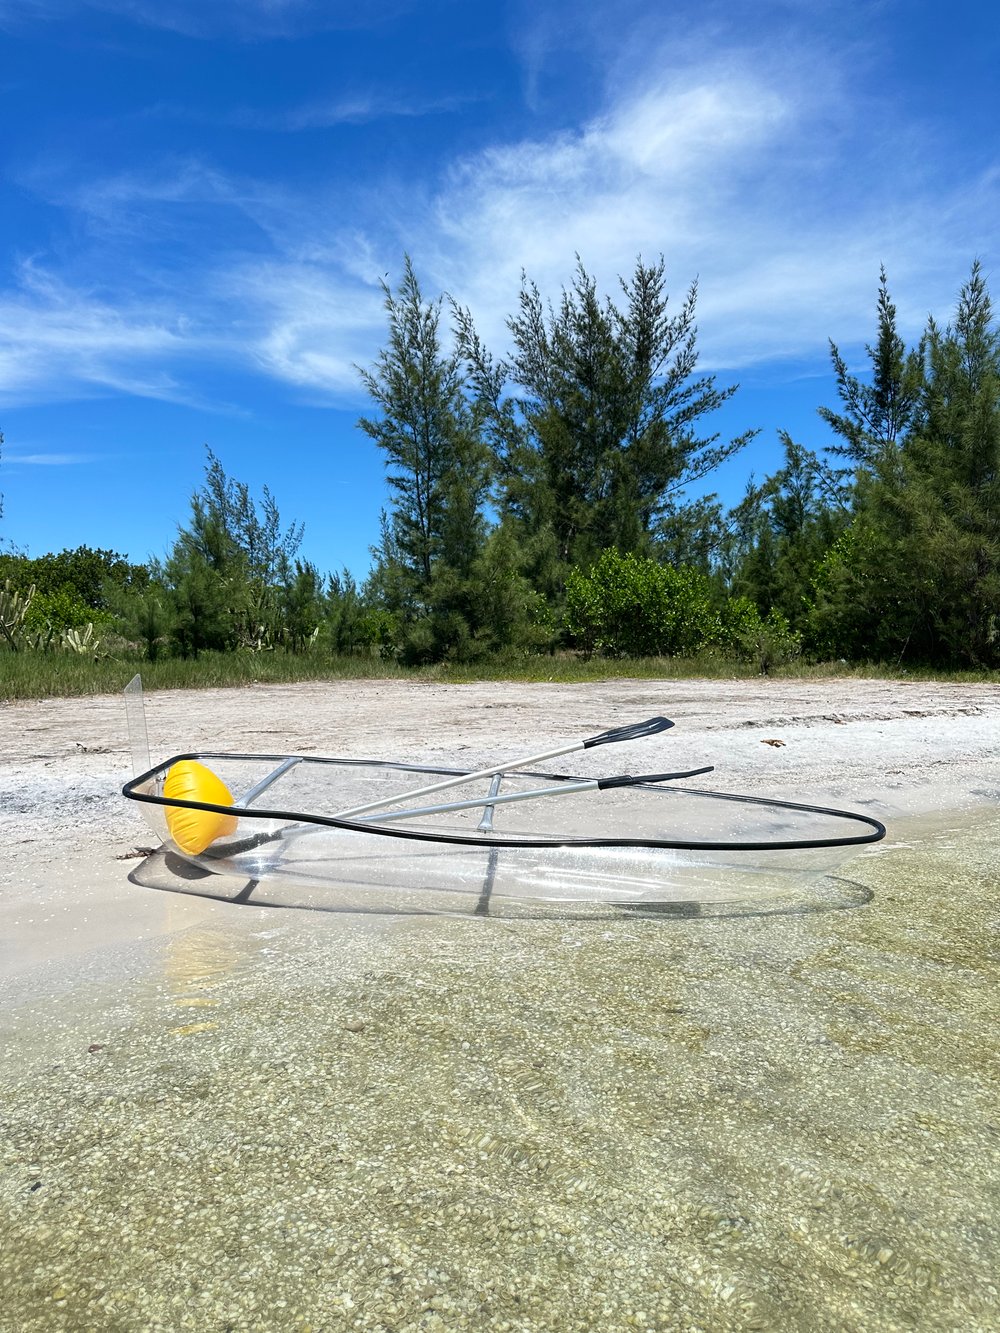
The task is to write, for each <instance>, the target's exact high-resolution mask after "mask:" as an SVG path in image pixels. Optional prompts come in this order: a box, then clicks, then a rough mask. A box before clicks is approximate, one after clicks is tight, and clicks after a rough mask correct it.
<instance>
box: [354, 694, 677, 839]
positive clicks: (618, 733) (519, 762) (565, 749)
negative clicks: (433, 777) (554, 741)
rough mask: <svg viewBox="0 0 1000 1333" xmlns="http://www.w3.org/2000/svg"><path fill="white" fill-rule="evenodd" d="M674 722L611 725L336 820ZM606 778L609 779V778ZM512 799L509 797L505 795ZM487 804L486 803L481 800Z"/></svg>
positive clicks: (373, 803)
mask: <svg viewBox="0 0 1000 1333" xmlns="http://www.w3.org/2000/svg"><path fill="white" fill-rule="evenodd" d="M673 725H674V724H673V722H671V721H670V719H669V718H666V717H651V718H648V719H647V720H646V721H645V722H633V723H631V724H630V725H629V726H625V727H611V728H610V729H609V730H608V731H602V732H599V733H598V734H597V735H596V736H588V737H587V739H586V740H583V741H570V743H569V744H568V745H561V746H559V748H558V749H555V750H545V751H543V752H542V753H541V754H529V755H525V756H524V758H522V759H508V760H507V761H506V762H505V763H503V764H495V765H494V767H493V768H481V769H479V770H478V772H475V773H459V774H458V776H457V777H453V778H447V779H445V781H444V782H433V783H431V785H430V786H429V787H416V788H414V789H412V790H411V791H403V792H399V793H398V794H397V795H396V796H387V797H385V799H384V800H381V801H370V802H369V803H368V804H367V805H355V806H352V807H351V809H349V810H338V811H337V813H336V814H335V815H334V816H333V818H334V819H353V818H354V817H355V816H356V815H366V814H368V812H369V811H370V810H384V809H385V808H386V806H388V805H398V804H399V803H400V802H401V801H413V800H416V798H417V797H418V796H430V795H431V794H432V793H433V792H436V791H444V790H445V788H446V787H457V786H459V785H461V784H462V783H464V782H475V781H477V780H478V779H479V778H492V777H494V776H495V775H496V774H497V773H512V772H513V771H514V770H515V769H517V768H524V767H525V766H526V765H528V764H541V763H544V761H545V760H546V759H556V758H558V757H559V755H563V754H574V753H575V752H576V751H577V750H592V749H593V748H594V747H595V746H597V745H617V744H618V743H619V742H620V741H634V740H640V739H641V738H642V737H644V736H656V735H657V734H658V733H659V732H661V731H666V730H667V729H668V728H669V727H672V726H673ZM606 780H607V779H606ZM505 799H509V798H505ZM480 804H485V802H480Z"/></svg>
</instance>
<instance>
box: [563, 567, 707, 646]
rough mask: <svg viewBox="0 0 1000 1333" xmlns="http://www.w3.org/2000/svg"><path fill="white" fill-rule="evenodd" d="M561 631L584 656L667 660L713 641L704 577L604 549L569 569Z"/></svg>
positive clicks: (694, 571)
mask: <svg viewBox="0 0 1000 1333" xmlns="http://www.w3.org/2000/svg"><path fill="white" fill-rule="evenodd" d="M566 629H567V633H568V634H569V636H570V638H571V639H572V640H573V642H574V643H575V644H576V645H577V646H578V647H580V648H582V649H583V651H584V652H585V653H586V654H588V655H590V654H592V653H595V652H596V653H604V654H606V655H607V656H611V657H670V656H675V655H677V654H682V653H692V652H696V651H697V650H698V648H700V647H701V646H702V645H703V644H705V643H710V642H712V641H714V640H715V639H716V638H717V637H718V634H719V621H718V616H717V614H716V612H715V610H714V608H713V595H712V585H711V582H710V581H709V579H708V578H706V577H705V575H703V574H699V573H698V572H697V571H696V570H693V569H688V568H680V569H673V568H672V567H671V566H669V565H660V564H657V562H656V561H655V560H650V559H648V558H647V557H642V556H636V555H632V554H629V555H622V554H621V552H619V551H615V550H608V551H605V552H604V553H603V554H602V556H601V558H600V559H599V560H598V561H597V563H596V564H595V565H593V566H592V567H591V568H590V570H589V571H588V572H587V573H583V572H582V571H581V570H579V569H573V570H571V571H570V574H569V577H568V579H567V581H566Z"/></svg>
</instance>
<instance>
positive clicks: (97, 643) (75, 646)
mask: <svg viewBox="0 0 1000 1333" xmlns="http://www.w3.org/2000/svg"><path fill="white" fill-rule="evenodd" d="M59 646H60V647H61V648H63V649H64V650H65V651H66V652H68V653H78V654H79V656H80V657H95V658H96V657H97V656H99V654H100V649H101V640H100V638H99V637H98V636H97V635H96V634H95V633H94V626H93V624H92V623H91V622H89V621H88V622H87V624H86V625H85V626H84V627H83V629H76V628H73V629H67V630H63V634H62V638H61V640H60V643H59Z"/></svg>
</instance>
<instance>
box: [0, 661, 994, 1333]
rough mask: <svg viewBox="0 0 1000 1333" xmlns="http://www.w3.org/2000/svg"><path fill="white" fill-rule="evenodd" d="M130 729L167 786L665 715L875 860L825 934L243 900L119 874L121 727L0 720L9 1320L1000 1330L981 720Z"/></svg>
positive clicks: (798, 691) (556, 694)
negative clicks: (162, 765)
mask: <svg viewBox="0 0 1000 1333" xmlns="http://www.w3.org/2000/svg"><path fill="white" fill-rule="evenodd" d="M146 705H147V716H148V727H149V740H150V745H151V749H152V753H153V758H154V759H159V758H161V757H165V756H166V755H169V754H172V753H176V752H179V751H184V750H188V749H197V748H206V749H208V748H224V749H232V750H259V751H269V752H274V751H277V752H282V753H283V752H302V753H317V754H340V755H345V756H347V755H353V756H372V757H385V758H407V759H412V760H414V761H416V762H430V763H433V762H436V761H445V762H455V763H459V764H462V765H463V766H464V765H466V764H467V765H468V766H469V767H475V766H478V765H479V764H481V763H485V762H488V761H495V760H499V759H502V758H504V757H509V756H513V755H517V754H519V753H522V752H523V751H524V750H525V749H527V748H529V747H530V748H535V747H536V745H537V746H541V745H543V744H546V743H548V742H549V740H550V738H551V740H552V742H553V743H557V742H558V741H559V740H560V739H562V738H563V737H567V738H568V737H572V736H576V735H587V734H591V733H593V732H595V731H598V730H601V729H603V728H605V727H608V726H612V725H616V724H622V723H625V722H629V721H636V720H639V719H641V718H643V717H646V716H649V715H651V714H653V713H664V714H666V715H668V716H670V717H672V718H673V719H674V720H675V722H676V724H677V725H676V728H675V729H674V730H673V731H672V732H670V733H666V734H665V735H664V736H663V737H660V738H657V740H656V741H655V742H649V743H648V744H649V745H650V746H651V747H654V746H655V750H653V753H655V754H657V755H658V756H665V755H669V757H670V763H671V764H677V765H678V766H681V765H683V766H687V765H689V764H690V765H694V764H697V763H705V762H711V763H715V764H716V765H717V775H714V776H718V778H719V786H720V787H724V788H725V789H729V790H735V791H748V792H760V793H766V794H774V795H778V796H781V795H784V796H787V797H790V798H792V799H796V798H803V799H815V800H817V801H829V802H830V803H832V804H841V805H844V806H847V807H848V808H850V807H852V806H854V807H857V808H863V809H865V810H866V811H870V812H871V813H873V814H875V815H876V816H877V817H879V818H881V819H883V820H884V821H885V822H886V823H887V825H888V827H889V837H888V839H887V840H886V843H885V844H880V845H879V847H880V849H881V850H880V855H879V856H878V857H876V858H872V859H869V860H867V861H865V862H864V863H863V864H862V866H861V869H859V870H858V871H857V875H858V878H859V882H860V881H863V882H864V883H865V884H867V885H869V886H870V892H869V899H866V900H865V901H868V905H867V906H865V907H862V908H860V909H858V910H853V911H851V910H849V911H831V912H827V913H825V914H824V913H822V912H820V913H818V914H811V915H790V916H784V917H771V918H767V917H764V916H761V917H760V918H758V919H754V917H753V916H752V915H751V916H749V917H746V918H744V919H733V920H725V919H719V920H716V921H704V922H699V921H686V922H685V921H678V922H668V923H656V922H641V921H634V922H624V923H621V924H619V925H617V926H615V927H613V928H608V927H607V926H602V925H600V924H595V923H586V922H581V921H575V920H573V919H572V918H567V919H565V920H560V919H558V917H553V918H552V919H549V920H544V921H537V922H535V921H504V920H499V919H498V920H487V921H471V920H454V919H448V918H444V917H424V918H411V919H405V918H393V917H391V916H384V917H383V916H377V915H376V916H371V917H370V916H365V917H361V916H358V915H356V914H341V915H337V914H331V913H329V912H325V911H324V912H316V911H283V910H275V909H269V908H267V907H261V906H255V905H251V906H238V905H235V904H233V903H230V902H219V901H213V900H211V899H208V898H204V897H200V896H197V895H194V894H187V893H174V892H157V891H155V890H154V889H151V888H143V887H141V886H140V885H139V884H137V883H133V882H130V880H129V878H128V876H129V873H130V872H131V871H134V870H135V869H136V867H137V866H139V865H141V864H142V862H141V859H140V858H136V857H135V856H134V853H135V852H136V849H138V848H142V847H144V846H148V845H149V841H150V839H149V835H148V833H147V831H146V828H145V825H144V824H143V822H142V820H141V818H140V816H139V815H138V813H137V812H136V810H135V809H133V808H132V807H131V806H130V805H129V803H127V802H125V801H124V800H123V799H122V798H121V797H120V795H119V790H120V786H121V783H122V781H123V780H124V779H125V778H126V777H127V776H128V775H129V772H130V768H131V758H130V753H129V747H128V739H127V734H126V724H125V712H124V707H123V704H122V701H121V700H120V699H119V698H100V699H96V700H44V701H38V702H34V703H25V704H14V705H6V706H4V707H3V708H2V709H0V836H2V839H3V845H4V848H5V853H6V855H5V857H4V859H3V864H2V866H0V1049H2V1050H3V1051H4V1052H5V1058H4V1060H3V1061H2V1063H0V1099H2V1104H3V1105H4V1107H5V1114H6V1135H5V1138H4V1142H3V1151H2V1154H0V1248H2V1250H3V1253H4V1255H5V1264H4V1266H3V1268H2V1269H0V1329H4V1330H6V1329H7V1328H10V1329H12V1330H13V1329H15V1328H16V1329H17V1330H18V1333H25V1331H26V1330H31V1329H34V1328H37V1329H39V1330H45V1331H46V1333H47V1331H48V1330H49V1329H53V1328H66V1329H73V1328H78V1327H109V1328H110V1327H113V1328H120V1329H122V1330H131V1329H136V1330H138V1329H164V1330H166V1329H171V1330H172V1329H175V1328H177V1329H180V1328H192V1329H204V1328H222V1327H234V1328H237V1327H238V1328H248V1329H257V1328H260V1329H269V1330H270V1329H278V1328H281V1329H283V1328H290V1329H291V1328H296V1329H304V1328H307V1327H308V1328H312V1329H314V1330H320V1329H322V1330H327V1331H331V1330H340V1329H345V1330H346V1329H349V1328H351V1329H354V1328H358V1329H371V1330H373V1333H374V1331H375V1330H398V1331H399V1333H403V1331H404V1330H405V1331H406V1333H417V1331H418V1330H438V1333H441V1331H442V1330H450V1329H453V1328H456V1329H457V1328H468V1329H490V1330H493V1329H496V1330H498V1333H499V1331H500V1330H509V1331H510V1333H513V1331H514V1330H529V1331H530V1330H536V1329H537V1330H543V1329H544V1330H553V1333H556V1331H558V1333H565V1330H572V1329H579V1330H587V1329H590V1328H601V1329H602V1330H613V1331H615V1333H617V1330H619V1329H622V1330H624V1329H631V1328H636V1327H638V1328H648V1329H687V1328H693V1327H709V1328H725V1329H726V1330H737V1331H738V1330H742V1329H748V1330H749V1329H766V1328H786V1327H787V1328H803V1329H805V1328H808V1329H810V1330H813V1329H830V1330H834V1329H837V1330H841V1329H845V1328H857V1329H861V1328H864V1329H865V1330H866V1333H870V1331H871V1330H877V1331H881V1330H885V1333H890V1331H893V1330H896V1329H899V1328H929V1329H938V1328H941V1329H945V1328H948V1329H957V1328H962V1329H988V1328H995V1327H1000V1306H998V1303H997V1301H998V1298H997V1292H996V1286H995V1282H994V1281H993V1279H992V1278H991V1276H990V1274H991V1272H992V1267H993V1257H994V1256H995V1253H996V1252H997V1249H998V1247H1000V1235H998V1234H997V1219H996V1215H995V1209H994V1208H992V1206H991V1204H990V1200H991V1198H994V1191H995V1182H996V1178H997V1174H998V1170H1000V1154H998V1142H1000V1140H998V1134H1000V1130H998V1129H997V1126H996V1121H995V1106H996V1099H997V1095H998V1087H1000V1075H998V1058H1000V1053H998V1052H997V1049H996V1031H997V1019H998V1006H997V1001H996V995H997V993H998V992H997V987H996V982H997V957H996V927H997V905H996V875H995V870H994V862H995V857H994V848H995V845H996V829H997V827H998V825H997V822H996V820H995V819H994V818H993V815H992V812H993V811H994V810H995V807H996V803H997V797H998V795H1000V783H998V779H997V772H996V755H997V753H998V752H1000V689H998V688H996V687H988V686H950V685H927V684H925V683H914V684H909V683H897V682H892V683H888V682H878V681H856V680H847V681H822V682H816V683H813V682H785V681H760V682H717V681H684V682H662V683H660V682H650V681H625V682H622V681H615V682H610V683H608V684H605V685H583V686H565V685H519V684H506V683H499V684H474V685H467V686H440V685H413V684H409V683H405V682H335V683H331V684H316V683H312V684H304V685H295V686H258V687H254V688H252V689H249V690H233V691H221V690H220V691H199V692H193V693H187V692H166V693H157V694H151V695H149V696H148V697H147V700H146ZM767 740H781V741H783V742H784V744H783V745H781V746H772V745H768V744H765V743H764V742H765V741H767ZM644 744H646V743H644ZM595 754H598V760H597V766H596V767H595V768H594V769H593V771H601V761H600V757H599V752H595ZM592 762H593V756H590V755H587V756H581V757H580V762H579V764H574V765H573V766H572V769H573V771H579V772H583V773H586V772H588V771H591V769H590V768H589V767H588V765H590V764H591V763H592ZM120 858H124V859H120ZM852 873H854V872H853V871H852Z"/></svg>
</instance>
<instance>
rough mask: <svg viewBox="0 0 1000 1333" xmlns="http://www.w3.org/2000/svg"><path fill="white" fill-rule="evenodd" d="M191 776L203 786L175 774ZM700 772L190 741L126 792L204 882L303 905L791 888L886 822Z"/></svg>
mask: <svg viewBox="0 0 1000 1333" xmlns="http://www.w3.org/2000/svg"><path fill="white" fill-rule="evenodd" d="M701 771H702V770H699V772H701ZM205 774H207V775H208V777H207V778H205V777H204V775H205ZM192 775H193V781H194V786H193V787H188V788H185V787H184V783H183V781H182V782H181V785H180V786H178V785H177V783H178V778H179V777H180V778H182V779H184V781H187V780H188V779H191V778H192ZM690 776H691V775H690V774H683V775H673V774H653V775H648V777H641V776H640V777H638V778H636V777H632V776H621V777H617V778H613V779H592V778H580V777H577V776H573V775H570V774H561V773H548V772H541V771H535V770H530V771H524V770H521V769H517V770H512V771H501V772H496V771H490V772H488V773H487V774H486V775H485V776H484V775H483V774H481V773H480V774H469V773H468V772H465V771H463V770H459V769H453V768H443V767H428V766H425V765H419V764H406V763H395V762H389V761H385V760H378V759H339V758H326V759H324V758H316V757H314V756H309V757H306V756H301V755H265V754H231V753H215V752H212V753H208V752H204V753H197V754H195V753H188V754H180V755H175V756H173V757H171V758H170V759H167V760H165V761H164V762H163V763H161V764H159V765H157V766H155V767H153V768H151V769H148V770H147V771H145V772H144V773H141V774H140V775H139V776H138V777H136V778H135V779H133V780H132V781H131V782H129V783H127V784H126V785H125V787H124V789H123V790H124V794H125V795H126V796H127V797H129V798H130V799H132V800H135V801H137V802H139V803H140V805H141V807H142V809H143V812H144V814H145V815H146V817H147V819H148V821H149V823H150V826H151V827H152V828H153V829H154V830H155V831H156V833H157V834H158V836H159V837H160V838H161V839H162V840H163V841H164V843H165V845H166V848H167V850H168V852H169V857H168V860H170V861H172V863H173V865H174V868H175V870H176V869H177V867H178V864H179V863H183V864H186V865H187V866H189V867H190V868H191V870H192V871H193V872H195V879H196V880H198V882H201V878H203V877H205V876H209V875H212V876H223V877H226V878H227V879H228V880H232V881H235V882H236V883H237V885H239V884H245V885H251V886H258V885H263V886H265V889H264V894H263V896H262V895H261V893H260V892H256V893H255V894H254V901H257V902H261V901H267V900H268V894H270V895H271V899H270V900H272V901H276V902H280V901H284V902H285V904H286V905H303V902H304V900H303V899H302V898H301V894H299V895H298V896H296V895H297V894H298V891H299V890H301V889H303V888H306V887H309V886H311V887H313V888H320V889H324V890H330V891H332V892H333V893H334V894H335V896H336V903H337V904H338V905H339V906H341V907H343V908H344V909H349V910H365V909H366V908H367V909H370V908H372V907H376V908H378V909H380V910H393V909H397V910H432V911H440V910H446V911H452V910H457V911H469V910H470V909H471V910H478V911H483V910H487V908H489V909H490V910H493V911H496V910H497V908H498V907H499V906H500V905H501V904H502V903H503V902H505V901H506V902H508V903H522V904H523V903H525V902H530V901H535V902H541V903H546V902H547V903H562V904H573V903H576V904H600V903H603V904H609V905H611V904H613V905H617V906H619V907H621V908H622V909H625V910H629V909H631V910H638V911H642V910H649V911H655V910H656V909H657V908H660V909H661V910H670V907H671V905H674V906H675V907H676V906H677V905H684V904H686V905H688V907H692V905H693V906H694V908H695V909H697V907H698V904H702V905H704V904H705V903H707V902H709V901H716V902H718V901H730V900H732V899H733V898H734V897H737V898H739V897H742V898H744V899H745V898H746V897H747V895H748V894H749V895H750V896H751V897H753V898H755V899H757V900H766V899H769V898H773V897H774V896H775V895H777V896H779V897H780V896H781V895H782V894H786V895H787V893H788V891H789V888H790V885H791V884H792V883H793V881H794V883H795V884H797V885H799V886H801V885H803V884H805V883H806V882H811V881H814V880H818V879H821V878H823V877H826V876H829V875H830V874H831V873H832V872H834V871H835V870H836V869H837V868H838V867H839V866H840V865H842V864H843V862H844V860H845V859H846V858H847V857H849V856H851V855H852V854H854V853H856V851H857V849H858V848H859V847H861V846H863V845H865V844H869V843H874V842H877V841H878V840H879V839H881V838H882V837H883V836H884V834H885V829H884V826H883V825H882V824H881V823H880V822H879V821H878V820H876V819H874V818H872V817H871V816H869V815H865V814H858V813H855V812H852V811H843V810H834V809H829V808H825V807H820V806H812V805H805V804H799V803H795V802H790V801H784V800H775V799H769V798H765V797H758V796H740V795H734V794H730V793H724V792H718V791H712V790H707V789H702V788H700V787H692V786H689V785H686V783H684V781H683V780H684V779H687V778H690ZM678 778H680V779H681V781H678ZM199 783H201V784H203V785H201V786H199V785H198V784H199ZM204 783H207V784H208V788H207V792H206V788H205V786H204ZM216 783H217V784H218V785H217V786H216V785H214V784H216ZM442 789H444V790H442ZM185 790H187V793H188V794H187V796H185V795H182V794H179V793H181V792H183V791H185ZM192 792H193V793H194V798H193V799H192ZM421 792H423V793H425V794H424V795H419V794H417V793H421ZM206 795H207V797H208V799H206ZM204 821H207V822H204ZM185 875H186V877H187V880H188V887H190V881H191V874H190V873H188V872H182V873H181V876H180V878H181V879H184V878H185ZM199 877H201V878H199ZM737 879H738V881H739V883H738V884H737V883H736V880H737ZM282 885H283V886H284V890H282V888H281V886H282ZM289 886H295V890H296V892H295V893H292V894H291V896H290V897H289V894H288V889H289ZM204 887H205V886H204V884H202V890H203V891H204ZM282 894H284V897H282ZM310 905H315V902H312V903H311V904H310Z"/></svg>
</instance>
